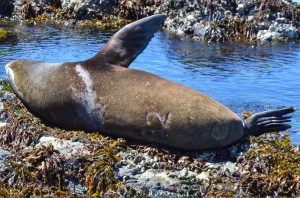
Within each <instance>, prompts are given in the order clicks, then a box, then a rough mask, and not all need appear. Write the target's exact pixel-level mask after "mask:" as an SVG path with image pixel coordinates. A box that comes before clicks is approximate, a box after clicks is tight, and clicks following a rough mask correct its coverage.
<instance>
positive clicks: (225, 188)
mask: <svg viewBox="0 0 300 198" xmlns="http://www.w3.org/2000/svg"><path fill="white" fill-rule="evenodd" d="M0 86H1V87H2V88H1V90H2V91H4V93H2V95H1V96H2V101H1V102H2V103H3V107H4V109H3V110H2V111H1V112H0V113H1V117H2V118H3V117H4V118H5V121H6V122H7V124H6V126H2V127H0V144H1V147H2V148H5V149H6V150H8V151H9V152H10V153H11V156H10V157H8V159H6V160H5V161H4V166H3V167H2V168H1V169H0V197H1V196H2V197H41V196H53V197H121V196H123V197H147V196H149V192H150V189H148V188H147V187H146V186H145V187H143V188H141V189H139V190H137V189H133V188H132V187H129V186H126V180H122V178H120V177H119V175H118V172H117V170H118V169H117V167H118V166H120V164H122V163H123V160H128V159H122V157H123V156H121V155H119V154H120V153H124V152H126V153H127V155H125V156H127V158H130V159H129V160H130V161H132V162H134V164H141V160H145V159H142V158H141V156H143V155H144V154H145V155H147V156H149V157H150V158H152V159H154V160H153V162H154V163H148V162H147V161H145V162H144V163H143V164H144V165H143V167H142V168H145V169H157V170H171V171H174V170H177V171H180V170H183V169H186V170H187V171H193V172H195V173H197V174H201V173H203V172H204V173H206V172H207V174H208V176H209V177H208V178H207V179H204V180H202V179H196V178H195V177H193V178H192V177H189V176H181V177H180V178H179V179H180V182H181V183H180V185H181V188H178V189H177V190H178V191H177V194H178V195H180V196H182V197H185V196H186V197H188V196H206V197H232V196H300V166H299V164H300V154H299V147H298V146H295V145H292V144H291V141H290V139H289V137H288V135H287V133H284V134H283V135H280V134H278V133H273V134H265V135H262V136H260V137H250V143H251V148H250V149H249V150H248V151H246V152H245V153H244V154H242V155H240V156H239V157H238V158H237V159H235V160H236V162H235V164H236V165H237V166H238V167H239V169H238V170H237V171H234V172H231V171H229V170H227V169H224V170H218V169H214V168H212V169H211V168H209V165H208V164H207V163H206V161H207V159H206V158H204V157H203V156H205V153H207V154H210V155H212V156H214V157H213V158H217V160H218V159H219V160H224V159H231V160H234V159H232V158H229V155H230V151H228V148H222V149H214V150H208V151H198V152H187V151H177V150H172V149H168V148H161V147H158V146H155V145H154V146H153V145H152V146H151V145H140V144H136V143H135V142H127V141H125V140H124V139H121V138H120V139H113V138H110V137H107V136H103V135H100V134H99V133H96V132H95V133H85V132H83V131H65V130H62V129H58V128H53V127H51V126H48V125H47V124H45V123H42V122H41V120H40V119H38V118H36V117H35V116H33V115H32V114H30V113H29V112H28V111H27V109H26V108H25V106H24V105H23V104H22V103H21V102H20V101H19V100H18V99H17V98H16V97H8V96H9V95H12V93H10V92H9V91H11V88H10V87H9V84H8V83H7V82H6V81H5V82H3V81H2V82H1V83H0ZM4 96H5V97H4ZM5 98H6V99H5ZM7 98H9V99H7ZM249 116H251V114H250V113H244V117H245V118H247V117H249ZM43 136H53V137H55V138H58V139H61V140H72V141H74V142H80V143H82V144H83V145H84V148H81V149H79V150H78V152H77V154H72V155H66V154H63V153H61V152H60V151H59V150H57V149H56V148H55V147H54V145H52V144H49V145H37V143H38V142H39V139H40V137H43ZM244 142H247V139H243V140H241V141H240V142H239V143H237V144H235V145H233V146H230V147H236V148H237V147H239V145H243V144H245V143H244ZM234 149H235V148H234ZM229 150H230V149H229ZM86 151H88V152H86ZM128 153H129V154H128ZM141 154H142V155H141ZM209 161H210V160H209ZM212 163H215V162H211V163H210V164H212ZM170 177H172V175H170ZM174 177H177V176H174Z"/></svg>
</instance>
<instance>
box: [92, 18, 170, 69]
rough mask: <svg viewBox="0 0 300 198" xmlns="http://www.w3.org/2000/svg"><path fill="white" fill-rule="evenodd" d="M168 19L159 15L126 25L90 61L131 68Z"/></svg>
mask: <svg viewBox="0 0 300 198" xmlns="http://www.w3.org/2000/svg"><path fill="white" fill-rule="evenodd" d="M165 19H166V15H163V14H157V15H153V16H150V17H146V18H144V19H141V20H138V21H136V22H134V23H131V24H129V25H126V26H125V27H123V28H122V29H121V30H119V31H118V32H117V33H116V34H114V36H113V37H112V38H111V39H110V40H109V41H108V42H107V44H106V45H105V46H104V47H103V48H102V49H101V51H100V52H99V53H98V54H96V56H94V57H93V58H91V59H90V60H88V61H93V62H94V63H96V62H100V63H102V64H101V65H105V64H106V63H107V64H111V65H118V66H122V67H129V65H130V63H131V62H132V61H134V60H135V59H136V57H137V56H138V55H139V54H140V53H142V52H143V50H144V49H145V48H146V46H147V45H148V43H149V41H150V40H151V38H152V37H153V36H154V33H155V32H157V30H158V29H159V27H160V25H161V24H162V23H163V22H164V20H165Z"/></svg>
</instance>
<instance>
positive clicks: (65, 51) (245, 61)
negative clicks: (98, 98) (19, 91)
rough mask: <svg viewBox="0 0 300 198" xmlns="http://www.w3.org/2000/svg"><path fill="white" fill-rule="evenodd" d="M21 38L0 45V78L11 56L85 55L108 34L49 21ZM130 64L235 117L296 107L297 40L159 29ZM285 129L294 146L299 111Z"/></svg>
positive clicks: (55, 58)
mask: <svg viewBox="0 0 300 198" xmlns="http://www.w3.org/2000/svg"><path fill="white" fill-rule="evenodd" d="M17 29H18V31H19V37H20V38H21V40H20V41H19V42H18V43H15V44H2V45H0V78H5V77H6V74H5V70H4V66H5V64H6V63H7V62H9V61H11V60H14V59H33V60H41V61H47V62H66V61H80V60H85V59H87V58H90V57H91V56H93V55H94V54H95V53H97V52H98V50H99V49H100V48H101V47H102V46H103V45H104V43H105V42H106V41H107V40H108V39H109V38H110V36H111V35H112V32H101V31H99V30H95V29H82V28H76V27H61V26H51V25H47V26H46V25H41V26H31V27H28V26H18V27H17ZM131 68H136V69H140V70H145V71H149V72H151V73H154V74H156V75H159V76H161V77H164V78H167V79H169V80H172V81H175V82H177V83H180V84H183V85H185V86H188V87H191V88H194V89H196V90H198V91H201V92H203V93H205V94H206V95H208V96H210V97H212V98H214V99H216V100H217V101H219V102H221V103H222V104H224V105H226V106H227V107H229V108H230V109H232V110H233V111H234V112H236V113H237V114H238V115H240V116H241V114H242V112H243V111H251V112H259V111H263V110H269V109H275V108H277V107H282V106H285V107H289V106H294V107H295V108H296V109H299V108H300V101H299V96H300V80H299V79H300V43H299V42H293V43H292V42H291V43H283V44H270V43H267V44H263V45H244V44H240V43H236V42H228V43H222V44H212V43H210V44H208V43H203V42H199V41H197V42H195V41H190V40H184V39H180V38H177V37H174V36H171V35H168V34H166V33H163V32H159V33H157V34H156V35H155V37H154V38H153V39H152V41H151V42H150V44H149V46H148V47H147V48H146V50H145V51H144V52H143V53H142V54H141V55H140V56H139V57H138V58H137V59H136V60H135V61H134V63H133V64H132V65H131ZM291 124H292V125H293V127H292V128H291V129H290V130H289V132H290V136H291V138H292V140H293V143H295V144H297V145H300V133H299V132H300V111H297V112H296V113H294V114H293V119H292V123H291Z"/></svg>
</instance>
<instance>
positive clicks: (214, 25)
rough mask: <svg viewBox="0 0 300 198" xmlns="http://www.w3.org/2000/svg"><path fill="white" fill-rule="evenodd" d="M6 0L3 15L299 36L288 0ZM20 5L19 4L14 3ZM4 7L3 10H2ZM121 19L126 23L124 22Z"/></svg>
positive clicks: (210, 36) (201, 35)
mask: <svg viewBox="0 0 300 198" xmlns="http://www.w3.org/2000/svg"><path fill="white" fill-rule="evenodd" d="M11 2H12V1H5V0H2V1H0V5H1V4H3V6H6V7H7V8H8V9H3V8H4V7H3V8H2V7H1V6H0V15H2V16H9V17H10V16H12V17H13V18H14V19H17V20H25V21H26V20H27V21H29V22H32V20H33V21H49V20H50V21H60V20H63V21H65V23H71V24H85V25H86V24H89V25H94V26H99V27H100V28H120V27H122V26H123V25H125V24H126V23H128V22H129V21H127V22H124V19H126V20H131V21H132V20H137V19H140V18H143V17H146V16H149V15H153V14H156V13H165V14H167V15H168V18H167V20H166V21H165V23H164V28H165V29H166V30H168V31H170V32H173V33H174V34H177V35H179V36H188V37H191V38H193V39H196V40H198V39H200V40H206V41H208V42H210V41H214V42H222V41H226V40H242V41H247V42H249V41H256V40H260V41H282V40H283V41H285V40H288V39H299V35H300V34H299V27H300V22H299V21H300V14H299V13H300V5H298V4H297V3H293V2H292V1H285V0H279V1H277V0H268V1H264V0H234V1H229V0H221V1H217V0H200V1H196V0H147V1H144V0H143V1H136V0H126V1H122V0H117V1H111V0H103V1H95V0H79V1H77V0H76V1H75V0H34V1H29V0H15V2H14V4H12V3H11ZM13 5H14V6H13ZM1 8H2V9H1ZM68 20H69V21H68ZM120 20H121V21H122V22H120Z"/></svg>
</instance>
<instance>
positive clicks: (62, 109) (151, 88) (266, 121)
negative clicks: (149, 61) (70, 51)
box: [5, 14, 293, 150]
mask: <svg viewBox="0 0 300 198" xmlns="http://www.w3.org/2000/svg"><path fill="white" fill-rule="evenodd" d="M165 18H166V16H165V15H161V14H159V15H154V16H150V17H147V18H144V19H141V20H138V21H136V22H134V23H131V24H129V25H127V26H125V27H123V28H122V29H121V30H119V31H118V32H117V33H116V34H114V35H113V37H112V38H111V39H110V40H109V41H108V43H107V44H106V45H105V46H104V47H103V48H102V49H101V50H100V52H98V53H97V54H96V55H95V56H94V57H92V58H91V59H88V60H86V61H81V62H66V63H45V62H38V61H32V60H16V61H12V62H10V63H8V64H7V65H6V67H5V68H6V72H7V76H8V80H9V82H10V84H11V86H12V88H13V90H14V92H15V93H16V95H17V96H18V97H19V98H20V100H21V101H22V102H23V103H24V104H25V105H26V106H27V108H28V109H29V110H30V111H31V112H33V113H34V114H35V115H37V116H39V117H40V118H41V119H42V120H44V121H46V122H49V123H52V124H54V125H55V126H58V127H61V128H64V129H75V130H84V131H87V132H88V131H99V132H103V133H106V134H109V135H113V136H118V137H125V138H132V139H136V140H141V141H145V142H150V143H155V144H161V145H164V146H169V147H174V148H177V149H186V150H198V149H206V148H212V147H221V146H226V145H229V144H231V143H233V142H235V141H237V140H239V139H240V138H241V137H243V136H245V135H249V134H254V135H258V134H260V133H262V132H267V131H273V130H285V129H287V128H289V127H290V125H288V124H284V123H285V122H288V121H289V120H288V119H289V117H285V116H284V115H285V114H287V113H290V112H292V111H293V110H292V109H283V110H275V111H270V112H264V113H261V114H257V115H255V116H253V117H251V118H249V119H248V120H246V121H245V122H242V121H241V120H240V118H239V117H238V116H237V115H236V114H235V113H233V112H232V111H231V110H229V109H228V108H226V107H225V106H223V105H221V104H220V103H218V102H217V101H215V100H213V99H212V98H210V97H208V96H205V95H203V94H202V93H200V92H197V91H195V90H193V89H190V88H188V87H184V86H182V85H179V84H176V83H173V82H170V81H168V80H166V79H163V78H161V77H158V76H156V75H153V74H150V73H147V72H144V71H139V70H133V69H128V68H127V67H128V66H129V65H130V63H131V62H132V61H133V60H134V59H135V58H136V57H137V56H138V55H139V54H140V53H141V52H142V51H143V50H144V48H145V47H146V46H147V45H148V43H149V41H150V40H151V38H152V37H153V35H154V33H155V32H156V31H157V30H158V29H159V27H160V24H162V23H163V21H164V20H165Z"/></svg>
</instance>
